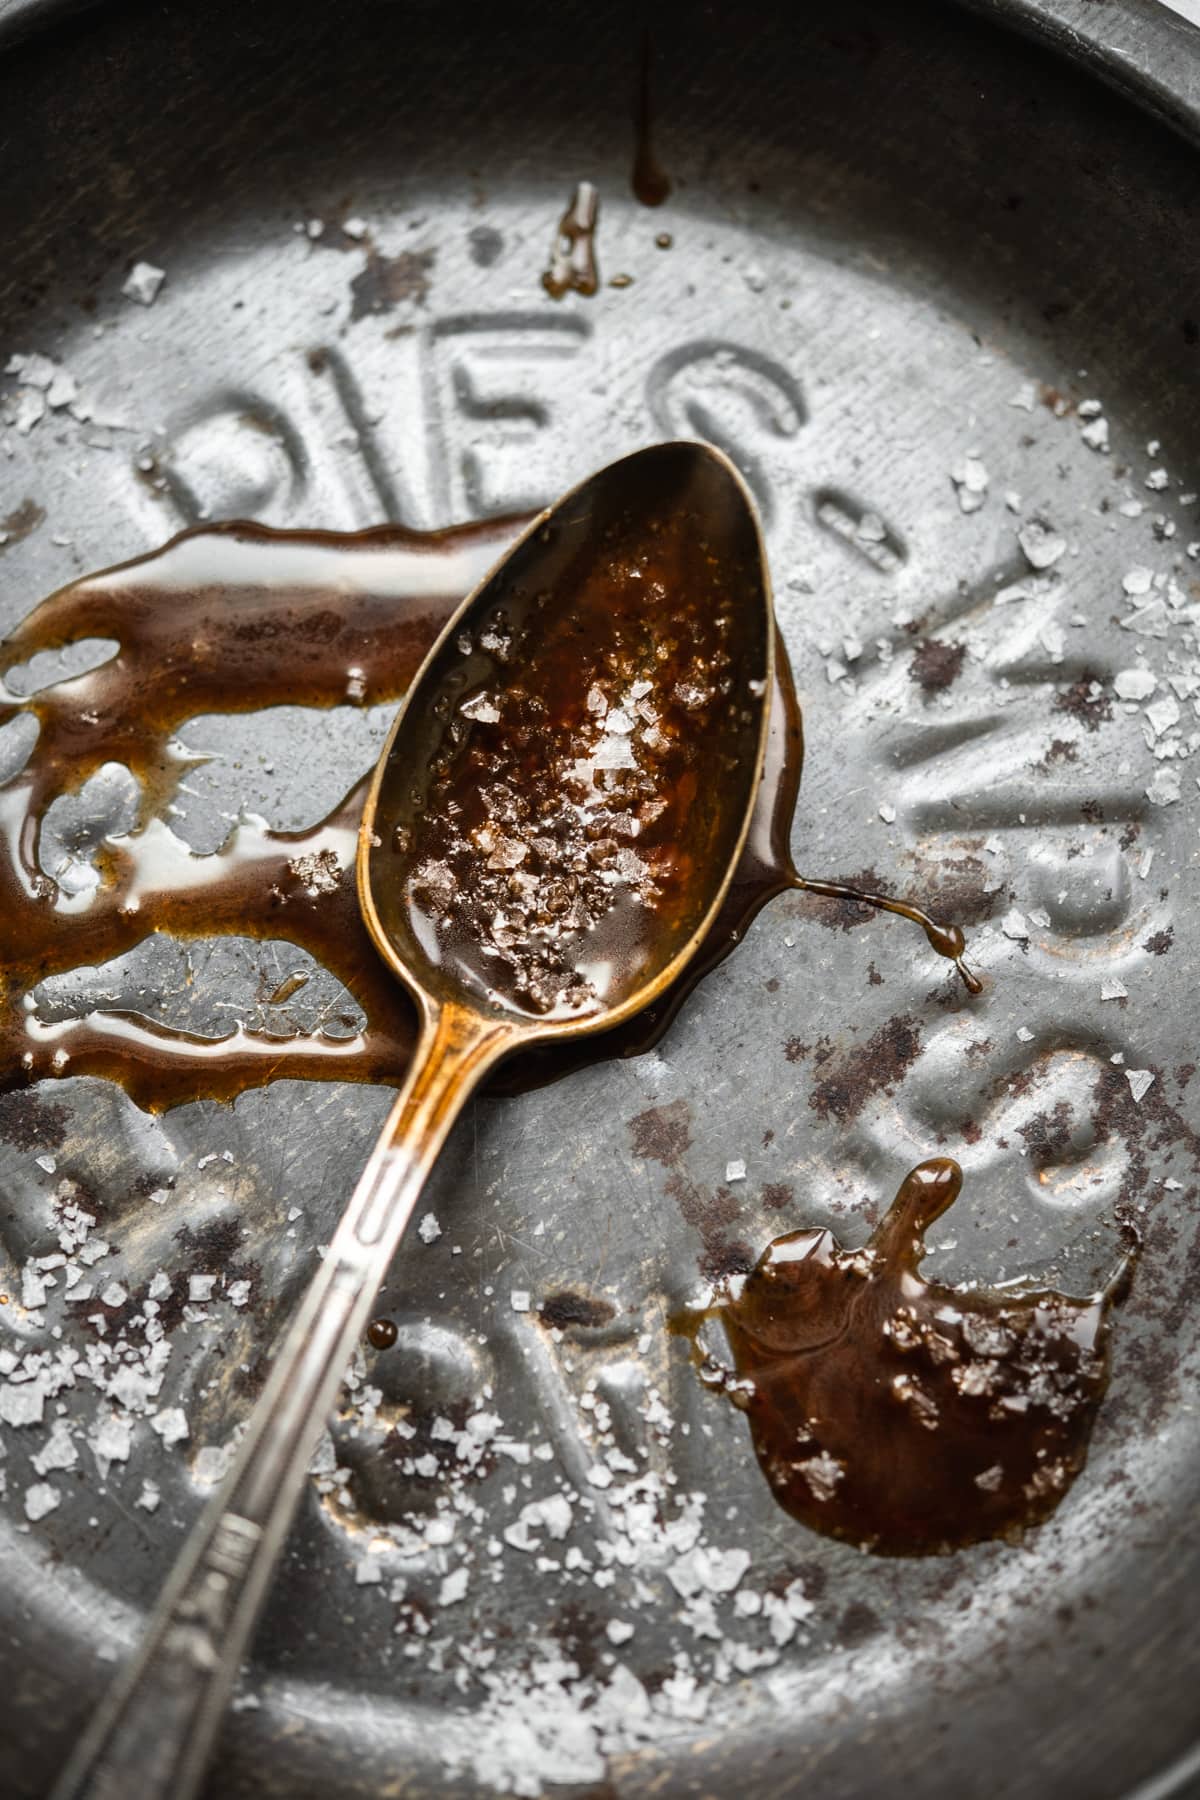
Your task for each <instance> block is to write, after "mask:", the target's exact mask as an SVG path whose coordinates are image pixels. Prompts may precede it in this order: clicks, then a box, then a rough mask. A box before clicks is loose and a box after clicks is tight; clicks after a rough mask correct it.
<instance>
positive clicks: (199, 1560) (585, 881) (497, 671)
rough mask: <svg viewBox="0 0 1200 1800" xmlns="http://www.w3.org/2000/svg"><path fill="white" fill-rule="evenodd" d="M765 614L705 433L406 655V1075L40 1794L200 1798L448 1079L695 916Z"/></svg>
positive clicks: (644, 983) (664, 957)
mask: <svg viewBox="0 0 1200 1800" xmlns="http://www.w3.org/2000/svg"><path fill="white" fill-rule="evenodd" d="M773 653H774V628H773V621H772V610H771V594H770V584H769V580H768V575H767V569H766V562H765V557H764V554H763V547H762V539H761V535H760V531H759V526H758V521H757V518H756V516H755V512H754V508H753V504H752V502H751V500H750V497H749V495H748V493H747V491H746V488H745V486H744V484H743V482H742V480H741V478H740V477H739V475H738V474H737V472H736V470H735V469H734V468H733V465H732V464H731V463H730V462H729V461H728V460H727V459H726V458H725V457H724V456H722V455H720V454H719V453H718V452H717V451H715V450H712V449H709V448H707V447H706V446H703V445H698V444H684V443H676V444H662V445H657V446H655V447H654V448H652V449H648V450H641V451H638V452H637V453H635V454H634V455H632V456H628V457H625V458H624V459H623V460H622V461H620V462H616V463H613V464H612V465H610V467H608V468H606V469H604V470H602V471H601V472H600V473H599V474H598V475H594V476H592V478H591V479H590V480H588V481H585V482H583V483H582V484H581V485H580V486H579V487H577V488H574V489H572V490H571V492H570V493H568V494H567V495H566V496H565V498H564V499H562V500H560V501H559V502H558V504H557V505H556V506H553V507H551V508H549V509H548V510H547V511H546V512H544V513H542V514H541V515H540V516H539V517H538V518H537V519H535V520H534V522H533V523H532V524H531V525H530V527H529V528H528V530H527V531H526V532H525V533H524V535H523V536H522V537H521V538H520V539H519V540H518V541H517V543H516V544H515V545H514V546H513V547H512V549H511V550H510V551H509V552H508V553H507V555H506V556H505V557H504V558H503V560H502V561H501V562H500V563H499V564H498V565H497V567H496V568H495V569H494V570H493V571H492V573H491V574H490V575H489V576H488V577H487V578H486V580H485V581H484V582H483V583H482V584H481V586H480V587H478V588H477V589H476V590H475V592H474V593H473V594H472V595H470V596H469V597H468V599H467V600H466V601H464V603H463V605H462V607H461V608H460V610H459V611H458V613H457V614H456V615H455V617H454V618H453V619H452V620H451V621H450V623H449V625H448V626H447V627H446V629H445V631H444V632H443V634H442V636H441V637H440V638H439V640H438V642H437V643H436V644H435V645H434V647H433V649H432V650H431V651H430V653H429V655H428V657H427V658H426V660H425V662H424V664H423V665H422V667H421V669H420V671H419V673H418V675H417V678H416V680H415V681H414V683H413V686H412V688H411V690H410V692H409V694H408V696H407V698H406V700H405V702H404V704H403V705H402V706H401V708H400V711H399V713H398V715H397V718H396V721H395V724H394V725H393V727H392V731H391V735H390V736H389V738H388V742H387V744H386V745H385V747H384V751H383V754H382V756H381V757H380V760H379V765H378V767H377V769H376V772H375V778H374V781H373V783H372V787H371V792H370V797H369V799H368V801H367V806H366V809H365V812H364V815H363V821H362V828H361V832H360V837H359V851H358V884H359V897H360V901H361V905H362V908H363V913H364V915H365V917H366V920H367V923H368V925H369V927H370V930H371V932H372V935H373V937H374V939H375V942H376V944H377V946H378V948H379V950H380V953H381V954H382V956H383V957H384V958H385V960H386V961H387V962H388V963H389V964H390V965H391V967H392V968H393V969H394V970H395V972H396V974H397V975H398V976H399V977H400V979H401V980H402V981H403V982H404V984H405V986H406V987H407V988H408V990H409V992H410V993H411V994H412V996H413V999H414V1000H415V1002H416V1005H417V1009H418V1013H419V1017H420V1035H419V1039H418V1043H417V1047H416V1051H415V1053H414V1056H413V1060H412V1064H411V1066H410V1068H409V1070H408V1074H407V1076H406V1078H405V1082H404V1086H403V1088H402V1089H401V1092H400V1094H399V1096H398V1098H397V1100H396V1104H395V1106H394V1107H393V1109H392V1112H391V1114H390V1116H389V1118H388V1121H387V1124H386V1125H385V1126H384V1129H383V1132H382V1135H381V1136H380V1139H379V1142H378V1143H377V1144H376V1146H375V1149H374V1151H373V1153H372V1155H371V1158H370V1161H369V1162H368V1164H367V1167H366V1169H365V1171H364V1172H363V1175H362V1178H361V1180H360V1181H359V1183H358V1186H357V1188H356V1189H355V1191H354V1194H353V1196H352V1198H351V1200H350V1203H349V1205H348V1207H347V1208H346V1211H345V1213H344V1215H343V1217H342V1220H341V1223H340V1225H339V1226H338V1229H337V1232H336V1234H335V1235H334V1238H333V1241H332V1242H331V1244H330V1246H329V1249H328V1251H327V1252H326V1255H325V1257H324V1259H323V1261H322V1263H321V1266H320V1269H319V1270H318V1272H317V1274H316V1276H315V1277H314V1279H313V1282H312V1284H311V1286H310V1288H309V1290H308V1293H307V1294H306V1296H305V1298H304V1301H303V1303H302V1304H301V1307H300V1309H299V1312H298V1314H297V1316H296V1318H295V1320H294V1322H293V1324H292V1326H291V1328H290V1330H289V1331H288V1333H287V1336H286V1338H285V1339H284V1342H283V1344H282V1346H281V1347H280V1349H279V1351H278V1352H277V1354H276V1356H275V1360H274V1364H273V1367H272V1370H271V1375H270V1378H269V1380H268V1382H267V1385H266V1388H265V1389H264V1391H263V1394H262V1397H261V1399H260V1400H259V1401H258V1404H257V1405H256V1406H255V1408H254V1411H253V1412H252V1414H251V1416H250V1419H249V1422H248V1424H247V1427H246V1430H245V1432H244V1434H243V1436H242V1438H241V1440H240V1442H239V1444H238V1447H237V1451H236V1454H235V1456H234V1460H233V1464H232V1467H231V1468H230V1471H229V1474H228V1476H227V1477H226V1480H225V1482H224V1484H223V1486H222V1488H221V1490H220V1492H219V1493H218V1494H217V1495H216V1496H215V1497H214V1498H213V1500H212V1501H211V1502H210V1503H209V1505H208V1506H207V1507H206V1508H205V1510H204V1512H203V1513H202V1514H201V1516H200V1518H199V1520H198V1521H197V1523H196V1525H195V1526H194V1528H193V1529H192V1531H191V1533H190V1534H189V1536H188V1539H187V1542H186V1543H185V1545H184V1547H183V1550H182V1551H181V1553H180V1555H179V1558H178V1560H177V1561H176V1564H175V1567H174V1569H173V1570H172V1572H171V1575H170V1577H169V1579H168V1581H167V1584H166V1587H165V1589H164V1591H163V1594H162V1597H161V1599H160V1601H159V1603H158V1606H157V1607H156V1609H155V1611H154V1614H153V1616H152V1617H151V1619H150V1622H149V1624H148V1626H147V1628H146V1631H145V1633H144V1635H143V1638H142V1641H141V1645H140V1647H139V1648H138V1650H137V1651H136V1652H135V1654H134V1655H133V1657H132V1658H131V1660H130V1662H129V1663H128V1664H127V1665H126V1667H125V1668H124V1669H123V1670H122V1672H121V1673H120V1675H119V1676H118V1677H117V1679H116V1680H115V1682H114V1684H113V1686H112V1688H111V1690H110V1691H109V1693H108V1694H107V1696H106V1697H105V1698H104V1700H103V1701H102V1702H101V1705H100V1707H99V1708H98V1710H97V1712H96V1714H95V1716H94V1718H93V1720H92V1722H91V1724H90V1726H89V1728H88V1730H87V1731H86V1733H85V1735H84V1737H83V1738H82V1740H81V1742H80V1744H79V1746H78V1748H77V1750H76V1752H75V1754H74V1755H73V1756H72V1757H71V1759H70V1762H69V1764H68V1766H67V1768H66V1770H65V1771H64V1773H63V1775H62V1776H61V1778H60V1779H59V1782H58V1784H57V1786H56V1787H55V1789H54V1797H53V1800H85V1797H86V1800H189V1796H191V1795H193V1794H194V1793H195V1792H196V1790H197V1788H198V1787H199V1785H200V1783H201V1781H202V1780H203V1776H204V1771H205V1768H206V1766H207V1763H208V1759H209V1754H210V1752H211V1749H212V1746H213V1742H214V1740H215V1738H216V1736H217V1733H218V1731H219V1729H220V1726H221V1722H222V1719H223V1716H224V1712H225V1707H226V1703H227V1701H228V1698H229V1694H230V1691H231V1689H232V1687H233V1684H234V1680H235V1678H236V1675H237V1671H238V1668H239V1665H240V1663H241V1660H242V1657H243V1655H244V1653H245V1651H246V1648H247V1646H248V1643H249V1641H250V1638H251V1635H252V1632H253V1630H254V1625H255V1622H256V1620H257V1618H258V1614H259V1611H260V1609H261V1606H262V1603H263V1599H264V1597H265V1595H266V1592H267V1588H268V1586H269V1583H270V1580H271V1576H272V1574H273V1572H274V1569H275V1564H276V1560H277V1558H278V1556H279V1553H280V1551H281V1549H282V1546H283V1543H284V1540H285V1538H286V1536H287V1533H288V1530H289V1528H290V1526H291V1522H292V1519H293V1516H294V1514H295V1511H296V1507H297V1504H298V1502H299V1498H300V1495H301V1493H302V1492H303V1490H304V1485H305V1481H306V1475H307V1470H308V1466H309V1463H310V1460H311V1457H312V1453H313V1450H314V1448H315V1445H316V1443H317V1440H318V1438H319V1436H320V1433H321V1430H322V1428H323V1426H324V1424H325V1420H326V1418H327V1417H328V1415H329V1412H330V1410H331V1408H332V1406H333V1404H334V1401H335V1399H336V1397H337V1391H338V1387H339V1385H340V1383H341V1379H342V1376H343V1373H344V1371H345V1369H346V1366H347V1364H348V1363H349V1361H350V1359H351V1357H352V1355H353V1353H354V1349H355V1347H356V1345H357V1344H358V1343H359V1342H360V1340H361V1338H362V1334H363V1332H364V1330H365V1328H366V1325H367V1322H368V1320H369V1318H370V1314H371V1309H372V1305H373V1303H374V1300H375V1296H376V1294H377V1292H378V1290H379V1287H380V1284H381V1283H382V1281H383V1278H384V1276H385V1275H386V1274H387V1271H388V1267H389V1265H390V1263H391V1261H392V1258H393V1257H394V1255H395V1253H396V1250H397V1249H398V1247H399V1244H400V1240H401V1238H402V1237H403V1235H404V1231H405V1228H406V1226H407V1225H408V1222H409V1219H410V1218H411V1216H412V1211H413V1208H414V1206H415V1204H416V1202H417V1199H418V1197H419V1196H420V1193H421V1190H422V1188H423V1186H424V1184H425V1181H426V1178H427V1176H428V1175H429V1172H430V1170H431V1169H432V1167H433V1165H434V1163H435V1161H436V1160H437V1157H438V1154H439V1152H440V1151H441V1148H442V1146H443V1144H444V1143H445V1141H446V1137H447V1135H448V1133H449V1131H450V1128H451V1126H452V1125H453V1123H454V1120H455V1119H456V1117H457V1116H458V1114H459V1112H460V1111H461V1109H462V1106H463V1104H464V1102H465V1101H466V1100H467V1098H468V1097H469V1096H470V1094H471V1093H472V1092H474V1090H475V1089H476V1087H477V1086H478V1084H479V1083H480V1081H481V1080H482V1079H483V1077H484V1076H485V1075H486V1074H487V1072H488V1071H489V1070H490V1069H492V1068H493V1067H494V1066H495V1064H496V1063H497V1062H498V1061H499V1060H500V1059H501V1058H502V1057H504V1056H506V1055H508V1054H509V1053H510V1052H511V1051H513V1050H516V1049H518V1048H521V1049H527V1048H530V1047H532V1046H534V1045H538V1046H546V1045H550V1044H554V1043H558V1042H564V1041H567V1040H571V1039H574V1038H578V1037H581V1036H584V1035H586V1034H589V1033H592V1032H596V1031H602V1030H605V1029H607V1028H608V1027H609V1026H613V1025H617V1024H620V1023H621V1022H622V1021H623V1020H625V1019H628V1018H629V1017H630V1016H631V1015H632V1014H633V1013H635V1012H637V1011H639V1010H640V1009H641V1008H642V1007H644V1006H647V1005H649V1004H650V1003H651V1002H652V1001H653V1000H654V999H655V998H656V997H657V996H658V995H660V994H661V993H663V991H664V990H665V989H666V988H668V987H669V986H670V984H671V982H672V981H674V980H675V978H676V977H677V976H678V975H679V973H680V972H681V970H682V969H683V967H684V966H685V964H686V963H687V961H688V959H689V958H690V957H691V956H692V954H693V952H694V951H695V950H696V948H697V946H698V945H699V944H700V942H701V940H702V939H703V937H704V936H705V934H706V932H707V930H708V928H709V926H710V925H711V923H712V921H713V919H714V917H715V915H716V913H717V910H718V908H719V907H720V904H721V901H722V899H723V897H724V895H725V892H726V889H727V888H728V886H729V882H730V880H731V877H732V874H733V870H734V867H735V865H736V863H737V860H738V856H739V854H740V852H741V849H742V845H743V843H744V842H745V838H746V833H747V829H748V827H749V822H750V814H751V811H752V809H753V805H754V799H755V795H756V792H757V789H758V784H759V779H760V776H761V771H762V763H763V752H764V747H765V743H766V731H767V708H768V700H769V695H770V691H771V679H772V662H773Z"/></svg>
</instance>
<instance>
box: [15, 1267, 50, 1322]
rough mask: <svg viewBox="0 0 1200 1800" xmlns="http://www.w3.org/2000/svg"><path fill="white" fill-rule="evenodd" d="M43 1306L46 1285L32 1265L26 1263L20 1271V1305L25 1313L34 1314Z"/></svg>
mask: <svg viewBox="0 0 1200 1800" xmlns="http://www.w3.org/2000/svg"><path fill="white" fill-rule="evenodd" d="M45 1304H46V1283H45V1281H44V1279H43V1277H42V1276H41V1275H39V1274H38V1271H37V1269H36V1267H35V1266H34V1264H33V1263H26V1264H25V1267H24V1268H23V1269H22V1271H21V1305H22V1306H23V1307H24V1308H25V1311H26V1312H36V1311H37V1309H38V1307H40V1306H45Z"/></svg>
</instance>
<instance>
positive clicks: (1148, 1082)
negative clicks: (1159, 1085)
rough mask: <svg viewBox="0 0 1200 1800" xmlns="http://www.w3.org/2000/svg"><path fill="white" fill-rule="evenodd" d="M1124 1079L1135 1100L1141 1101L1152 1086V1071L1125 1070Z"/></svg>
mask: <svg viewBox="0 0 1200 1800" xmlns="http://www.w3.org/2000/svg"><path fill="white" fill-rule="evenodd" d="M1125 1079H1126V1081H1127V1082H1128V1083H1129V1091H1130V1093H1131V1094H1132V1095H1133V1097H1134V1099H1135V1100H1141V1099H1143V1098H1144V1097H1145V1095H1147V1094H1148V1093H1149V1092H1150V1089H1151V1088H1152V1087H1153V1086H1154V1071H1153V1069H1126V1071H1125Z"/></svg>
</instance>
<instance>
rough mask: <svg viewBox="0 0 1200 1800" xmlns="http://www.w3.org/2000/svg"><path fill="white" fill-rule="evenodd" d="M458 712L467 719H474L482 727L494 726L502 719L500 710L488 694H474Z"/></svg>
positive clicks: (464, 702)
mask: <svg viewBox="0 0 1200 1800" xmlns="http://www.w3.org/2000/svg"><path fill="white" fill-rule="evenodd" d="M458 710H459V712H460V713H462V715H463V717H464V718H465V719H474V720H475V721H476V722H477V723H478V724H480V725H494V724H495V723H496V721H497V720H498V719H499V717H500V708H499V707H498V706H497V705H496V702H495V701H494V700H491V699H489V698H488V696H487V694H473V695H472V696H471V698H470V699H469V700H464V701H463V703H462V705H461V706H460V707H459V709H458Z"/></svg>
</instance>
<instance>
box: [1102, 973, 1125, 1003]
mask: <svg viewBox="0 0 1200 1800" xmlns="http://www.w3.org/2000/svg"><path fill="white" fill-rule="evenodd" d="M1100 998H1101V999H1102V1000H1128V998H1129V989H1128V988H1127V987H1126V986H1125V983H1124V982H1123V981H1118V980H1117V979H1116V977H1115V976H1114V977H1113V979H1112V980H1111V981H1102V982H1101V983H1100Z"/></svg>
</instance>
